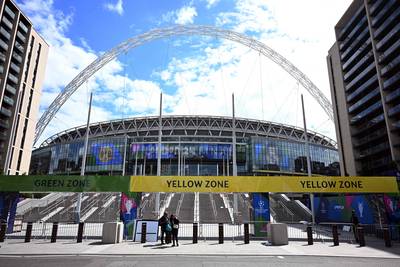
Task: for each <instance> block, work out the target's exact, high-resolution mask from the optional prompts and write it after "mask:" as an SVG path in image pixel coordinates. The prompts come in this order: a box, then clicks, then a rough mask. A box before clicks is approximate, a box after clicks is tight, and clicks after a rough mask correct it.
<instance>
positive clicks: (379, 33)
mask: <svg viewBox="0 0 400 267" xmlns="http://www.w3.org/2000/svg"><path fill="white" fill-rule="evenodd" d="M399 19H400V9H399V8H398V9H397V10H396V11H395V12H394V13H393V14H392V15H390V17H388V18H387V19H386V20H385V22H384V23H383V24H382V25H381V26H379V28H378V29H376V30H375V33H374V37H375V38H376V39H378V40H380V39H382V38H383V37H384V36H385V34H387V33H388V32H389V31H390V29H391V27H393V25H395V21H398V20H399Z"/></svg>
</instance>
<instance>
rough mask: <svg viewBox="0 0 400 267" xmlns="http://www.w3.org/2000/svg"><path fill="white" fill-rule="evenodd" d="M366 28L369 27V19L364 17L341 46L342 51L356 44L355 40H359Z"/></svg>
mask: <svg viewBox="0 0 400 267" xmlns="http://www.w3.org/2000/svg"><path fill="white" fill-rule="evenodd" d="M366 27H368V24H367V17H363V18H362V19H361V20H360V22H358V23H357V25H356V26H355V27H354V28H353V29H352V30H351V32H350V33H349V35H348V36H347V37H346V39H345V40H344V41H343V42H341V44H340V45H339V48H340V51H343V50H346V49H347V47H349V45H351V43H352V42H354V39H356V38H357V36H358V35H359V34H360V32H361V31H362V30H363V29H364V28H366Z"/></svg>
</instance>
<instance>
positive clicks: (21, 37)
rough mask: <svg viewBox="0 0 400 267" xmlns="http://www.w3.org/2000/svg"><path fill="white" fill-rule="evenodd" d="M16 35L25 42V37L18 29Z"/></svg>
mask: <svg viewBox="0 0 400 267" xmlns="http://www.w3.org/2000/svg"><path fill="white" fill-rule="evenodd" d="M17 37H18V38H19V39H20V40H21V41H22V43H25V42H26V37H25V36H24V35H23V34H22V33H21V32H20V31H17Z"/></svg>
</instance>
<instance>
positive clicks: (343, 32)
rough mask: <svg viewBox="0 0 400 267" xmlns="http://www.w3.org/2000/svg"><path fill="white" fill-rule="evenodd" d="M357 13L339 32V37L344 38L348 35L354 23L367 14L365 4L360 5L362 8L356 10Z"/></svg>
mask: <svg viewBox="0 0 400 267" xmlns="http://www.w3.org/2000/svg"><path fill="white" fill-rule="evenodd" d="M355 14H356V15H354V16H353V17H352V18H351V19H350V21H349V22H348V23H347V24H346V25H345V26H344V27H343V28H342V29H341V30H340V32H339V34H338V39H340V40H343V39H345V38H346V37H347V35H348V34H349V32H350V31H351V29H352V28H353V27H354V25H355V24H356V23H357V21H359V20H360V19H361V18H362V17H364V16H365V11H364V6H363V5H362V6H360V8H359V9H358V10H357V12H355Z"/></svg>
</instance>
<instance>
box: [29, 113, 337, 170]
mask: <svg viewBox="0 0 400 267" xmlns="http://www.w3.org/2000/svg"><path fill="white" fill-rule="evenodd" d="M158 130H159V119H158V117H140V118H131V119H123V120H113V121H106V122H99V123H94V124H91V125H90V127H89V145H88V153H87V159H86V169H85V173H86V174H104V175H120V174H122V173H123V171H122V170H123V168H125V175H156V172H157V144H158ZM235 132H236V137H237V145H236V146H237V148H236V154H237V165H238V175H306V173H307V160H306V147H305V138H304V137H305V135H304V131H303V129H301V128H297V127H293V126H289V125H284V124H278V123H272V122H267V121H259V120H251V119H240V118H237V119H236V127H235ZM85 134H86V127H85V126H80V127H76V128H72V129H69V130H66V131H64V132H61V133H58V134H56V135H54V136H52V137H50V138H48V139H47V140H45V141H44V142H43V143H42V144H41V146H40V147H39V148H38V149H35V150H34V151H33V153H32V160H31V166H30V174H79V173H80V166H81V164H82V156H83V146H84V137H85ZM308 140H309V142H310V153H311V167H312V173H313V174H321V175H339V163H338V162H339V156H338V152H337V149H336V143H335V142H334V141H333V140H331V139H329V138H328V137H326V136H323V135H321V134H318V133H316V132H312V131H310V132H308ZM161 161H162V165H161V166H162V168H161V174H162V175H178V174H181V175H231V174H232V118H230V117H213V116H164V117H163V119H162V147H161ZM124 163H125V164H124Z"/></svg>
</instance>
